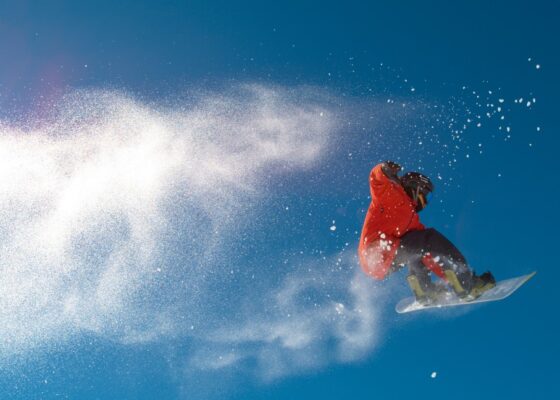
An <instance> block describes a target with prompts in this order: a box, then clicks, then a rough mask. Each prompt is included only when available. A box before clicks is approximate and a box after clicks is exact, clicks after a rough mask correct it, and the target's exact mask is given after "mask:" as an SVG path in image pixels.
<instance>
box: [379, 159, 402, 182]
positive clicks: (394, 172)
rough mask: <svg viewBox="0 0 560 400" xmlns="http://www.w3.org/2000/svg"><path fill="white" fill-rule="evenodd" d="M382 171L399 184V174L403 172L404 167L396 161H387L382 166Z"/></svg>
mask: <svg viewBox="0 0 560 400" xmlns="http://www.w3.org/2000/svg"><path fill="white" fill-rule="evenodd" d="M381 169H382V170H383V173H384V174H385V175H387V177H388V178H389V179H392V180H394V181H397V182H399V176H398V173H399V172H401V171H402V167H401V166H400V165H399V164H397V163H396V162H394V161H385V162H383V163H382V164H381Z"/></svg>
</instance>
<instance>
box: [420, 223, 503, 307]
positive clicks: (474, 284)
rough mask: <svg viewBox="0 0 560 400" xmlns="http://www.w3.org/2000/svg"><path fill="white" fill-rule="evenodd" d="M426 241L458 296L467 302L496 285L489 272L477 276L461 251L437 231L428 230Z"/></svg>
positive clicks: (432, 255) (431, 253)
mask: <svg viewBox="0 0 560 400" xmlns="http://www.w3.org/2000/svg"><path fill="white" fill-rule="evenodd" d="M425 239H426V241H427V243H426V248H427V249H428V250H429V253H430V255H431V257H432V258H433V260H434V261H436V262H438V263H439V265H441V267H442V268H443V270H444V274H445V277H446V278H447V281H448V283H449V284H450V285H451V287H452V288H453V291H454V292H455V293H456V294H457V296H459V297H461V298H464V299H467V300H468V299H475V298H477V297H479V296H480V295H481V294H482V293H483V292H485V291H486V290H489V289H491V288H493V287H494V286H495V285H496V281H495V279H494V277H493V276H492V274H491V273H489V272H486V273H484V274H482V275H481V276H476V275H475V274H474V273H473V271H472V270H471V269H470V268H469V266H468V264H467V260H466V259H465V257H464V256H463V255H462V254H461V252H460V251H459V249H457V247H455V246H454V245H453V243H451V242H450V241H449V240H448V239H447V238H446V237H445V236H443V235H442V234H441V233H439V232H438V231H437V230H435V229H433V228H430V229H426V238H425Z"/></svg>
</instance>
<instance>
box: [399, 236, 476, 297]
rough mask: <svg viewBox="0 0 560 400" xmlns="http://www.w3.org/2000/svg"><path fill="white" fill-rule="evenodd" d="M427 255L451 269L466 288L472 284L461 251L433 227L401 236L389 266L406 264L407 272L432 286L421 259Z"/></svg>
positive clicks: (423, 283)
mask: <svg viewBox="0 0 560 400" xmlns="http://www.w3.org/2000/svg"><path fill="white" fill-rule="evenodd" d="M428 253H429V254H430V255H431V257H432V259H433V260H434V261H435V262H437V263H438V264H439V265H440V266H441V268H442V269H443V270H444V271H445V270H447V269H451V270H453V271H454V272H455V274H456V275H457V278H458V279H459V281H460V282H461V284H462V286H463V288H464V289H465V290H467V291H470V289H471V288H472V286H473V283H474V279H473V272H472V271H471V269H470V268H469V266H468V265H467V260H466V259H465V257H464V256H463V255H462V254H461V252H460V251H459V250H458V249H457V248H456V247H455V246H454V245H453V243H451V242H450V241H449V240H448V239H447V238H446V237H445V236H443V235H442V234H441V233H439V232H438V231H437V230H435V229H433V228H429V229H424V230H418V231H410V232H408V233H406V234H405V235H404V236H403V237H401V241H400V245H399V247H398V249H397V252H396V254H395V258H394V260H393V264H392V265H391V269H393V270H398V269H400V268H402V267H403V266H404V265H406V266H408V269H409V274H410V275H415V276H416V277H417V278H418V281H419V282H420V285H422V287H423V288H424V289H428V290H429V289H430V288H431V287H432V285H433V283H432V280H431V277H430V270H429V269H428V267H427V266H426V265H424V263H423V262H422V258H423V257H424V256H425V255H427V254H428Z"/></svg>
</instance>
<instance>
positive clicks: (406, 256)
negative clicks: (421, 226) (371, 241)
mask: <svg viewBox="0 0 560 400" xmlns="http://www.w3.org/2000/svg"><path fill="white" fill-rule="evenodd" d="M411 233H412V232H411ZM406 236H408V234H407V235H405V237H403V239H401V243H400V246H399V248H398V249H397V253H396V255H395V260H394V261H393V267H392V268H393V269H398V268H400V267H401V266H403V265H406V266H407V267H408V270H409V275H408V277H407V281H408V284H409V286H410V288H411V289H412V292H413V293H414V296H415V297H416V300H417V301H418V302H420V303H423V304H426V303H429V302H431V301H433V300H434V299H435V298H436V296H437V295H438V294H439V292H440V291H439V290H437V287H436V286H435V285H434V283H433V282H432V279H431V277H430V270H429V269H428V268H426V266H425V265H424V264H423V263H422V248H421V243H422V241H421V240H418V239H417V238H416V237H415V235H412V237H408V238H406Z"/></svg>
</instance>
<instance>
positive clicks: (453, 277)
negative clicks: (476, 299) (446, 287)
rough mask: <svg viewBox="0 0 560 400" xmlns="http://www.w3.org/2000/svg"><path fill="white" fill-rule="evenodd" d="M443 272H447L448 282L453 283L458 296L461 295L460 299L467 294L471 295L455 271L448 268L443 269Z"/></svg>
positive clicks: (452, 285)
mask: <svg viewBox="0 0 560 400" xmlns="http://www.w3.org/2000/svg"><path fill="white" fill-rule="evenodd" d="M443 273H444V274H445V277H446V278H447V282H448V283H449V284H450V285H451V287H452V288H453V291H454V292H455V294H456V295H457V297H459V298H460V299H466V298H467V296H468V295H469V291H468V290H467V288H465V286H464V285H463V284H462V283H461V281H460V280H459V278H458V277H457V274H456V273H455V271H453V270H451V269H446V270H445V271H443Z"/></svg>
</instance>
